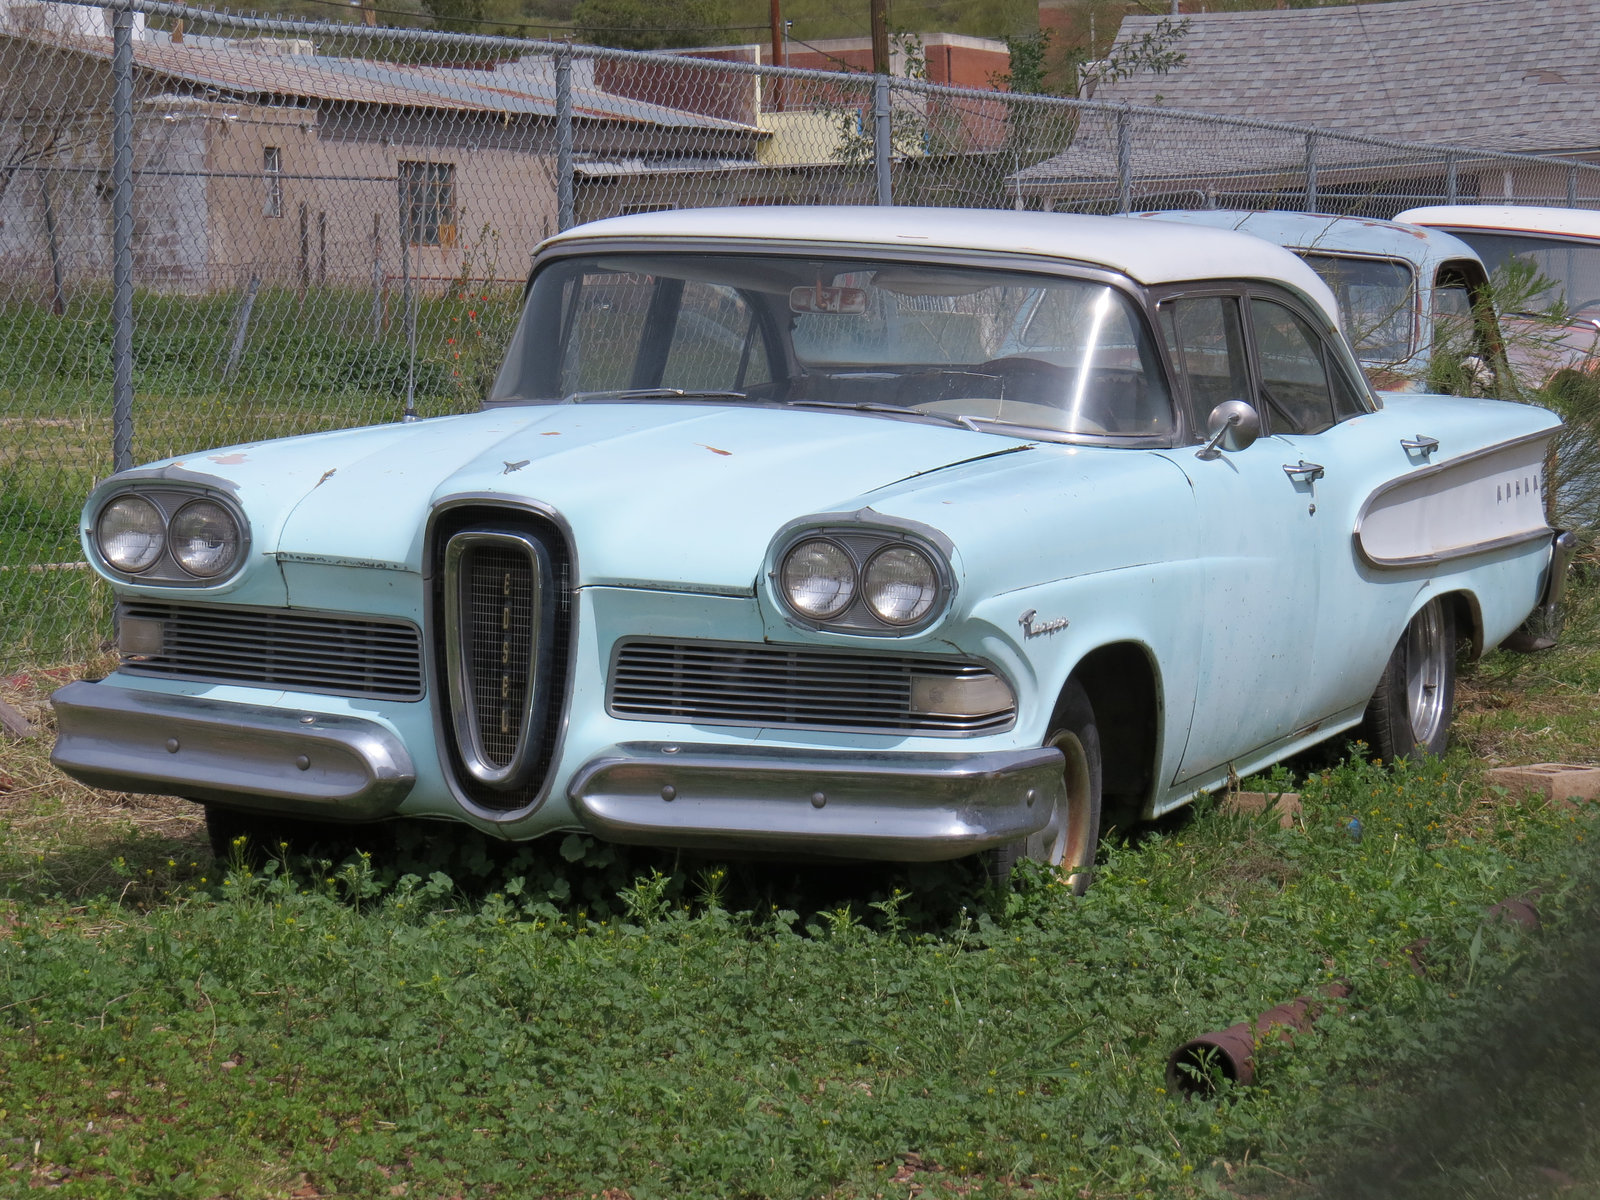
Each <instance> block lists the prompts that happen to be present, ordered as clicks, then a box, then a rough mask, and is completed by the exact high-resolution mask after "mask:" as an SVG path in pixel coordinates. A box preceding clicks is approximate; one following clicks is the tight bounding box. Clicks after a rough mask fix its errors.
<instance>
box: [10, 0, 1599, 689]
mask: <svg viewBox="0 0 1600 1200" xmlns="http://www.w3.org/2000/svg"><path fill="white" fill-rule="evenodd" d="M7 12H8V15H7V18H6V21H7V23H5V24H0V335H3V337H4V344H5V347H6V354H5V355H4V356H3V358H0V670H12V669H15V668H17V667H19V666H21V665H24V664H28V663H42V662H54V661H66V660H69V659H76V658H80V657H82V656H84V655H86V654H88V653H91V652H92V651H93V650H94V649H95V647H96V646H97V645H98V644H99V642H100V641H101V639H102V638H103V637H104V636H105V633H106V631H107V629H108V621H107V598H106V596H105V595H104V593H103V591H102V590H101V589H99V588H98V587H97V585H96V584H95V583H94V581H93V579H92V578H91V577H90V575H89V573H88V572H87V571H86V570H84V569H82V567H81V565H80V564H79V561H78V560H79V557H80V553H79V548H78V544H77V514H78V507H79V505H80V503H81V500H82V497H83V495H84V493H85V492H87V490H88V489H89V488H90V487H91V486H92V485H93V483H94V482H95V481H96V480H97V479H99V478H102V477H104V476H105V475H107V474H108V473H110V472H111V471H112V470H113V469H117V468H120V467H122V466H126V465H128V464H131V463H134V462H140V461H146V460H150V459H154V458H159V457H163V456H166V455H173V454H188V453H199V452H201V451H203V450H205V449H206V448H208V447H216V446H225V445H228V444H231V443H237V442H244V441H253V440H258V439H261V438H268V437H277V436H283V435H288V434H297V433H305V432H310V431H314V430H321V429H329V428H336V427H340V426H347V425H354V424H363V423H370V422H374V421H384V420H392V419H395V418H397V417H399V416H400V415H401V414H402V413H404V412H407V411H415V412H417V413H419V414H421V415H431V414H437V413H444V412H452V411H463V410H469V409H471V408H473V407H475V406H476V405H477V403H478V402H479V400H480V398H481V397H482V395H483V394H484V390H485V388H486V387H487V386H488V383H489V381H490V379H491V377H492V373H493V371H494V369H495V366H496V365H497V363H498V360H499V357H500V351H501V347H502V346H503V344H504V342H505V339H506V338H507V336H508V334H509V331H510V327H511V323H512V321H513V319H514V316H515V312H516V306H517V300H518V296H519V293H520V287H521V283H522V280H523V278H524V276H525V274H526V271H527V266H528V261H529V254H530V252H531V250H532V248H533V246H534V245H535V244H536V243H537V242H538V241H539V240H540V239H541V238H543V237H546V236H548V235H549V234H551V233H554V232H555V231H557V230H559V229H562V228H566V227H568V226H570V225H572V224H575V223H577V222H581V221H587V220H592V219H595V218H598V217H604V216H610V215H613V214H617V213H625V212H637V211H643V210H648V209H654V208H669V207H689V206H705V205H743V204H757V203H760V204H811V203H833V204H890V203H893V204H927V205H959V206H966V207H972V208H980V209H983V208H1013V207H1026V208H1035V209H1054V210H1062V211H1066V210H1071V211H1091V212H1117V211H1128V210H1130V209H1138V208H1147V207H1205V206H1218V207H1239V206H1243V207H1252V208H1261V207H1269V208H1270V207H1284V208H1309V209H1318V210H1322V211H1335V212H1354V213H1362V214H1367V215H1373V216H1390V215H1393V213H1395V212H1397V211H1398V210H1399V209H1401V208H1404V207H1408V206H1411V205H1414V204H1419V203H1426V202H1429V201H1440V202H1445V201H1454V200H1461V201H1467V200H1490V199H1492V200H1495V201H1498V202H1511V203H1553V204H1569V205H1581V206H1591V205H1596V204H1600V168H1597V167H1595V166H1591V165H1589V164H1584V163H1573V162H1567V161H1563V160H1550V159H1542V158H1531V157H1528V156H1520V155H1508V154H1498V153H1493V152H1489V151H1484V150H1481V149H1476V148H1472V147H1438V146H1417V145H1407V144H1405V143H1399V142H1392V141H1384V140H1382V139H1375V138H1362V137H1356V136H1351V135H1348V134H1341V133H1335V132H1331V131H1324V130H1316V129H1309V128H1302V127H1297V126H1288V125H1280V124H1272V123H1267V122H1252V121H1240V120H1231V119H1222V118H1217V117H1212V116H1207V115H1205V114H1197V113H1186V112H1178V111H1173V110H1167V109H1162V108H1136V107H1127V106H1119V105H1110V104H1103V103H1096V102H1093V101H1080V100H1070V99H1060V98H1055V97H1038V96H1016V95H1011V94H1008V93H1005V92H999V91H982V90H973V89H962V88H951V87H939V86H933V85H931V84H928V83H926V82H924V81H922V80H920V79H915V78H889V77H883V76H878V77H874V76H871V75H863V74H848V73H845V74H839V73H828V72H821V71H807V70H797V69H789V68H774V67H771V66H768V65H765V64H763V63H762V62H760V61H759V58H760V55H759V50H758V49H757V48H755V47H742V48H741V47H734V48H724V49H721V50H718V51H713V52H708V53H711V54H713V55H715V57H701V56H692V55H682V54H679V55H663V54H642V53H632V52H625V51H614V50H599V49H591V48H586V47H577V46H570V45H566V44H562V43H553V42H547V41H530V40H521V39H510V38H488V37H468V36H461V35H453V34H444V33H434V32H424V31H416V30H403V29H388V28H369V27H365V26H359V25H328V24H315V23H305V22H293V21H283V20H267V19H260V18H246V17H238V16H232V15H227V14H221V13H214V12H208V11H204V10H200V9H194V8H189V7H185V6H180V5H173V4H166V3H158V2H153V0H127V2H126V3H124V4H121V5H118V6H113V7H110V8H100V7H91V6H89V5H86V4H81V3H78V2H77V0H73V2H71V3H48V2H44V0H40V2H38V3H34V4H26V3H22V2H18V3H13V5H12V6H11V7H10V8H9V9H8V10H7Z"/></svg>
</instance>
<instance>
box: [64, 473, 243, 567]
mask: <svg viewBox="0 0 1600 1200" xmlns="http://www.w3.org/2000/svg"><path fill="white" fill-rule="evenodd" d="M248 539H249V532H248V529H247V528H246V526H245V524H244V520H243V518H242V517H240V515H239V514H238V513H237V512H236V511H235V510H234V509H233V507H232V506H231V505H229V504H226V503H224V502H222V501H221V500H218V499H213V498H212V497H209V496H204V495H197V494H196V493H195V492H194V491H186V490H179V489H177V488H165V487H149V488H142V489H140V490H138V491H132V490H129V491H123V492H118V493H117V494H115V495H113V496H111V497H110V498H109V499H108V500H106V502H105V503H103V504H102V505H101V506H100V511H99V513H98V514H97V515H96V516H95V519H94V524H93V526H92V527H91V529H90V543H91V548H92V549H93V551H94V552H95V554H96V555H97V556H98V557H99V559H100V560H101V562H103V563H104V564H105V566H106V567H108V568H109V569H110V570H112V571H114V572H116V573H117V574H120V575H127V576H136V577H137V578H138V580H139V581H140V582H146V583H162V584H177V585H180V586H181V585H184V584H188V585H191V586H196V585H200V584H206V583H211V582H213V581H215V580H218V579H221V578H222V577H224V576H226V575H229V574H231V573H232V572H233V571H234V570H235V569H236V568H237V567H238V566H239V564H240V562H241V561H243V558H244V554H245V550H246V545H247V542H248Z"/></svg>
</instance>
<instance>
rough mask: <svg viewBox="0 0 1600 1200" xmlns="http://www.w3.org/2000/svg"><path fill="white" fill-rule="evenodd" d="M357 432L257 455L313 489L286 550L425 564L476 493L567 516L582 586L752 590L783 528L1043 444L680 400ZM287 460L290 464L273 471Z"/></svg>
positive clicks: (287, 553)
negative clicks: (431, 525) (459, 505)
mask: <svg viewBox="0 0 1600 1200" xmlns="http://www.w3.org/2000/svg"><path fill="white" fill-rule="evenodd" d="M360 432H363V433H366V434H368V435H370V436H368V437H365V438H363V437H360V436H355V437H351V436H341V437H336V438H330V439H326V440H323V439H318V438H306V439H297V443H296V444H295V449H294V450H292V451H290V450H288V449H287V448H286V447H285V448H284V449H279V448H278V447H276V446H274V445H273V444H266V445H262V446H258V447H251V448H247V449H246V450H245V451H244V452H243V453H244V454H245V455H246V459H247V461H250V462H252V463H253V465H254V468H255V469H256V470H266V471H269V472H272V473H273V474H274V475H275V477H276V478H278V479H279V480H280V482H283V481H284V479H285V472H286V471H287V472H289V473H290V474H292V475H294V476H296V477H298V478H299V479H300V480H301V481H302V482H303V483H304V484H305V485H306V490H305V492H304V496H303V499H301V500H300V502H299V503H298V504H297V505H296V506H295V507H294V510H293V512H292V513H290V514H288V516H287V518H286V520H285V521H284V523H283V526H282V532H281V534H280V535H279V536H278V538H277V542H278V545H277V553H278V555H279V557H280V558H282V557H290V558H293V557H296V556H300V555H308V556H314V557H316V558H318V559H336V560H354V561H369V562H381V563H386V564H395V565H398V564H402V563H403V564H405V566H406V567H408V568H410V569H420V567H421V559H422V544H421V530H422V527H423V525H424V524H425V522H426V518H427V513H428V511H429V510H430V508H431V507H432V506H433V505H434V504H436V503H437V502H439V501H440V500H443V499H445V498H447V497H452V496H477V497H483V498H485V499H486V500H488V501H490V502H493V501H494V500H496V499H500V498H504V499H506V500H528V501H533V502H535V503H537V504H539V505H540V506H543V507H545V508H548V509H549V510H552V511H553V512H555V513H556V514H558V515H559V517H560V519H561V520H562V521H564V522H565V523H566V525H567V527H568V528H569V529H570V530H571V533H572V537H573V541H574V543H575V546H576V549H577V558H578V570H579V583H580V584H623V585H634V586H640V585H643V586H672V585H674V584H691V585H697V586H702V587H703V586H713V587H717V588H719V589H720V588H727V589H738V590H748V589H750V588H751V586H752V585H753V583H754V580H755V576H756V574H757V572H758V571H759V568H760V564H761V561H762V558H763V556H764V554H765V551H766V548H767V545H768V543H769V542H770V541H771V539H772V536H773V534H774V533H775V532H776V531H777V530H778V528H779V527H780V526H782V525H783V524H784V523H785V522H787V521H790V520H792V519H794V518H796V517H800V516H804V515H806V514H809V513H813V512H824V511H832V510H844V511H849V510H854V509H856V508H859V507H862V505H863V504H866V503H870V493H872V492H874V491H876V490H878V489H880V488H883V487H886V486H888V485H891V484H894V483H897V482H900V481H902V480H905V479H907V478H910V477H913V476H917V475H921V474H924V473H926V472H929V471H936V470H939V469H942V468H945V467H949V466H952V465H954V464H957V463H961V462H967V461H971V460H973V459H977V458H985V457H989V456H991V455H995V454H1004V453H1010V452H1014V451H1017V450H1026V449H1027V448H1028V446H1029V443H1027V442H1024V441H1019V440H1016V439H1012V438H1006V437H999V436H996V435H993V434H980V433H973V432H971V431H969V430H965V429H958V428H952V427H945V426H941V425H932V424H924V423H921V422H917V421H908V420H900V419H893V418H882V417H873V416H866V415H861V414H848V413H847V414H835V413H818V412H803V411H797V410H793V409H789V410H785V409H776V408H730V407H713V406H707V405H694V404H686V403H682V402H673V403H669V404H609V405H602V404H582V405H553V406H534V407H520V408H506V409H496V410H490V411H486V412H482V413H476V414H473V415H471V416H467V417H457V418H443V419H439V420H434V421H421V422H415V423H413V424H409V425H398V426H386V427H380V428H376V429H373V430H368V431H360ZM319 452H320V458H319ZM279 453H282V454H285V455H287V456H288V457H289V458H290V459H292V460H293V461H292V462H290V461H284V462H280V463H278V464H277V468H278V469H277V470H276V471H274V470H273V464H272V463H271V459H272V458H274V457H275V456H276V454H279ZM227 457H229V456H227V455H217V456H212V460H213V462H215V461H217V460H219V459H223V458H227ZM244 466H245V463H244V462H240V463H236V464H234V465H233V467H232V469H234V470H239V469H240V468H242V467H244ZM291 468H292V470H291Z"/></svg>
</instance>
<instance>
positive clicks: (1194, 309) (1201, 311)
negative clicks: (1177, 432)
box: [1157, 296, 1250, 441]
mask: <svg viewBox="0 0 1600 1200" xmlns="http://www.w3.org/2000/svg"><path fill="white" fill-rule="evenodd" d="M1157 311H1158V312H1159V313H1160V318H1161V320H1160V324H1161V334H1162V337H1163V338H1165V339H1166V343H1167V352H1168V354H1170V355H1171V357H1172V362H1173V365H1174V367H1175V368H1176V370H1177V373H1178V375H1179V376H1180V377H1181V378H1182V379H1183V380H1184V382H1185V384H1186V385H1187V386H1186V387H1185V389H1184V391H1185V394H1186V395H1187V397H1188V401H1187V402H1188V410H1187V412H1188V418H1189V437H1190V440H1192V441H1202V440H1204V438H1205V436H1206V419H1207V418H1208V417H1209V416H1210V415H1211V410H1212V409H1214V408H1215V407H1216V406H1217V405H1219V404H1221V403H1222V402H1223V401H1224V400H1249V399H1250V368H1249V361H1248V358H1247V356H1246V354H1245V348H1244V327H1243V323H1242V321H1241V319H1240V316H1239V301H1238V298H1237V297H1235V296H1186V297H1179V298H1177V299H1174V300H1165V301H1163V302H1162V303H1161V306H1160V308H1159V309H1158V310H1157Z"/></svg>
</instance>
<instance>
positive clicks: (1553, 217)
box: [1395, 204, 1600, 238]
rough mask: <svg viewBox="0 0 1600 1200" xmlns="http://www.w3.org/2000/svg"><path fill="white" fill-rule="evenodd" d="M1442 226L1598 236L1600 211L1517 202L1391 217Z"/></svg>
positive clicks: (1419, 210)
mask: <svg viewBox="0 0 1600 1200" xmlns="http://www.w3.org/2000/svg"><path fill="white" fill-rule="evenodd" d="M1395 220H1397V221H1409V222H1410V223H1411V224H1413V225H1432V226H1436V227H1440V228H1445V229H1504V230H1510V231H1513V232H1516V233H1554V234H1563V235H1566V236H1568V237H1592V238H1600V212H1595V211H1593V210H1591V209H1585V208H1538V207H1532V206H1523V205H1520V204H1436V205H1434V206H1432V207H1430V208H1408V209H1406V211H1405V212H1403V213H1401V214H1400V215H1399V216H1397V217H1396V218H1395Z"/></svg>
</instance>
